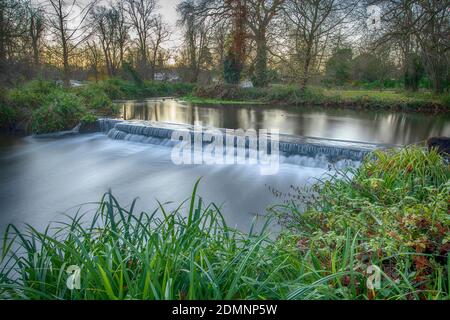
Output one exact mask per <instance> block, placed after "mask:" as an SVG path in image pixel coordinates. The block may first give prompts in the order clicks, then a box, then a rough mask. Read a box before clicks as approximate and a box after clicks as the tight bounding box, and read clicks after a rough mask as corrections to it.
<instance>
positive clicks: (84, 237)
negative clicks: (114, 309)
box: [0, 148, 450, 300]
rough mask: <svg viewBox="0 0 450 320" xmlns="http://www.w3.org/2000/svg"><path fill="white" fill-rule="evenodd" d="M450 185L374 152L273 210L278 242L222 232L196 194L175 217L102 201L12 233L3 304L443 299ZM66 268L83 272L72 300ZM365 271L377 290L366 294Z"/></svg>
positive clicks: (7, 239) (409, 162) (408, 157)
mask: <svg viewBox="0 0 450 320" xmlns="http://www.w3.org/2000/svg"><path fill="white" fill-rule="evenodd" d="M449 177H450V171H449V167H448V165H447V164H446V163H445V162H444V161H443V160H442V158H441V157H440V156H439V155H437V153H435V152H431V153H427V152H425V151H423V150H422V149H420V148H408V149H405V150H402V151H390V152H377V153H376V154H374V155H373V156H372V157H371V158H368V159H367V160H366V161H365V162H364V164H363V165H362V167H361V168H359V169H357V170H356V171H354V172H352V173H351V175H347V173H346V172H341V173H340V176H337V177H331V179H327V180H325V181H323V182H321V183H318V184H317V185H316V186H314V188H313V189H312V191H314V193H312V194H311V193H305V192H303V190H298V192H299V195H300V198H302V197H305V195H308V194H309V195H310V196H308V197H306V198H304V199H300V200H298V199H299V198H297V197H296V198H294V199H292V200H291V201H289V203H286V204H284V205H280V206H276V207H274V208H272V209H271V212H273V213H275V215H276V216H278V217H280V218H281V219H282V221H283V224H284V226H285V228H284V231H283V232H282V234H281V235H280V236H279V237H277V238H276V239H274V237H273V236H271V235H270V233H269V232H268V229H267V228H263V230H262V231H260V232H256V231H254V230H253V231H251V232H250V233H248V234H244V233H241V232H239V231H237V230H234V229H232V228H229V227H228V226H227V225H226V223H225V221H224V218H223V216H222V215H221V213H220V209H219V208H218V207H216V206H215V205H214V204H206V203H204V202H203V201H202V199H201V197H199V196H198V195H197V192H196V190H197V186H198V183H197V184H196V185H195V187H194V191H193V193H192V195H191V197H190V198H189V199H188V200H187V201H186V202H184V203H182V204H180V206H179V207H178V208H177V209H175V210H173V211H170V212H169V211H167V209H166V208H165V207H164V206H163V205H161V204H160V205H159V207H158V208H157V209H156V210H154V211H151V212H149V213H145V212H142V213H141V212H137V211H136V210H135V203H133V204H132V205H131V206H129V207H127V208H124V207H122V206H120V204H119V203H118V201H117V200H116V199H115V198H114V197H113V196H112V195H111V194H110V193H108V194H106V195H105V196H104V197H103V198H102V200H101V202H100V204H99V209H98V211H97V212H96V214H95V215H94V216H93V217H90V218H88V217H87V216H83V215H76V216H75V217H74V218H68V220H66V221H65V222H63V223H60V224H57V225H53V227H49V228H47V229H46V230H45V231H43V232H39V231H37V230H36V229H34V228H33V227H31V226H28V227H27V228H26V230H25V231H23V230H19V229H18V228H17V227H15V226H9V227H8V229H7V232H6V233H5V236H4V239H3V243H2V248H3V251H2V261H1V264H0V266H1V268H0V298H3V299H144V300H145V299H180V300H184V299H448V298H449V291H450V290H449V281H450V280H449V275H450V270H449V257H448V243H449V242H448V241H449V240H450V239H449V234H450V232H449V219H448V212H447V209H448V200H449V199H448V194H449V191H450V190H449V188H450V186H449V182H448V181H449ZM305 204H307V208H306V211H305V212H304V213H303V214H300V212H301V209H300V205H305ZM302 211H303V210H302ZM266 226H267V224H266ZM445 248H447V251H445ZM72 265H76V266H79V267H80V268H81V283H80V289H79V290H73V291H71V290H69V289H68V288H67V286H66V281H67V278H68V276H69V275H68V274H67V272H66V271H67V269H68V267H69V266H72ZM369 265H375V266H377V267H378V268H379V269H380V278H381V279H380V280H381V282H380V288H375V289H373V290H372V289H369V288H368V287H367V285H366V282H367V280H368V277H369V276H370V274H368V272H367V267H368V266H369Z"/></svg>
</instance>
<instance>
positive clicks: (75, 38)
mask: <svg viewBox="0 0 450 320" xmlns="http://www.w3.org/2000/svg"><path fill="white" fill-rule="evenodd" d="M47 1H48V6H47V7H48V10H47V17H48V22H49V26H50V31H51V33H52V35H53V37H54V40H55V43H56V45H57V49H58V50H57V51H56V52H55V53H56V54H58V55H59V57H60V59H61V60H62V65H63V81H64V85H65V86H69V84H70V58H71V56H72V54H73V53H74V51H75V50H76V49H77V48H78V47H79V46H80V45H81V44H82V43H84V42H85V41H86V39H87V38H88V37H89V35H90V34H89V32H88V30H89V25H87V24H85V21H86V19H87V17H88V15H89V13H90V12H91V10H92V8H93V7H94V6H95V3H96V1H90V2H88V3H87V4H85V5H83V4H82V1H81V0H47Z"/></svg>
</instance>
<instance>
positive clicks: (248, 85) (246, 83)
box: [239, 80, 253, 88]
mask: <svg viewBox="0 0 450 320" xmlns="http://www.w3.org/2000/svg"><path fill="white" fill-rule="evenodd" d="M239 87H241V88H253V82H251V81H250V80H243V81H241V83H240V84H239Z"/></svg>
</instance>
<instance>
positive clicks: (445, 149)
mask: <svg viewBox="0 0 450 320" xmlns="http://www.w3.org/2000/svg"><path fill="white" fill-rule="evenodd" d="M427 146H428V150H431V149H436V150H437V151H438V152H439V154H441V155H442V156H444V157H446V158H447V159H448V158H449V157H450V138H449V137H432V138H429V139H428V140H427Z"/></svg>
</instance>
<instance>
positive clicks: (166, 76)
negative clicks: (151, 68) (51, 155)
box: [155, 71, 181, 82]
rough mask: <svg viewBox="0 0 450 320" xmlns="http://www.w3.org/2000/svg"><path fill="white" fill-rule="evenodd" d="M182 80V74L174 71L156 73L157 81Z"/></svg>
mask: <svg viewBox="0 0 450 320" xmlns="http://www.w3.org/2000/svg"><path fill="white" fill-rule="evenodd" d="M180 80H181V78H180V76H179V75H178V74H177V73H176V72H174V71H167V72H156V73H155V81H167V82H178V81H180Z"/></svg>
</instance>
